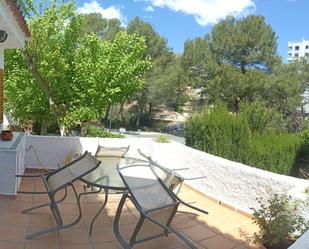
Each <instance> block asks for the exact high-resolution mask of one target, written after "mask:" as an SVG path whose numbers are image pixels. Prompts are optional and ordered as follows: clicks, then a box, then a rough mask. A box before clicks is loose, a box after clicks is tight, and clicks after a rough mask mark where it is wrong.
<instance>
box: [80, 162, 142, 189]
mask: <svg viewBox="0 0 309 249" xmlns="http://www.w3.org/2000/svg"><path fill="white" fill-rule="evenodd" d="M96 158H97V159H98V160H99V161H101V162H102V163H101V164H100V166H99V167H98V168H97V169H96V170H94V171H92V172H90V173H89V174H87V175H86V176H84V177H83V180H84V181H86V182H87V183H89V184H91V185H93V186H96V187H102V188H110V189H116V190H124V189H125V185H124V184H123V182H122V180H121V178H120V176H119V174H118V171H117V169H116V166H117V164H119V165H126V164H147V161H144V160H141V159H137V158H132V157H96Z"/></svg>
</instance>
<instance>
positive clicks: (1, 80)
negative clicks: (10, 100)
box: [0, 54, 4, 126]
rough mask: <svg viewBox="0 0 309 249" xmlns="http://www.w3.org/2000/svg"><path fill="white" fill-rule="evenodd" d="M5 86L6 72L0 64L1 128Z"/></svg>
mask: <svg viewBox="0 0 309 249" xmlns="http://www.w3.org/2000/svg"><path fill="white" fill-rule="evenodd" d="M0 61H1V54H0ZM3 84H4V71H3V67H1V62H0V126H1V124H2V122H3Z"/></svg>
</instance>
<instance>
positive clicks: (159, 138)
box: [156, 134, 169, 143]
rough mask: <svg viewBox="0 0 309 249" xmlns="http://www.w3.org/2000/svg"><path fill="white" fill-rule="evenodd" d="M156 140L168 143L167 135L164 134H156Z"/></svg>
mask: <svg viewBox="0 0 309 249" xmlns="http://www.w3.org/2000/svg"><path fill="white" fill-rule="evenodd" d="M156 142H157V143H168V142H169V139H168V137H167V136H166V135H162V134H160V135H159V136H157V138H156Z"/></svg>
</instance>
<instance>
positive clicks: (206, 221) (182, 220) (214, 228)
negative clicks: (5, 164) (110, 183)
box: [0, 179, 258, 249]
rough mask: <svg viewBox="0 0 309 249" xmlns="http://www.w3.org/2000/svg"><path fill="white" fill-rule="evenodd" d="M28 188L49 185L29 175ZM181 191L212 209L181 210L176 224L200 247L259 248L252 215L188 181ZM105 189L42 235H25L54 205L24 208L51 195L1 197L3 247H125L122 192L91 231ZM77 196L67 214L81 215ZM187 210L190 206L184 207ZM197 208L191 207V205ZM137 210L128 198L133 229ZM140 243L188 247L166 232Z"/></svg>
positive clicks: (128, 228) (151, 247)
mask: <svg viewBox="0 0 309 249" xmlns="http://www.w3.org/2000/svg"><path fill="white" fill-rule="evenodd" d="M75 185H76V187H77V189H78V190H79V191H83V186H82V185H83V184H82V183H77V184H75ZM21 189H22V190H27V191H29V190H36V191H40V190H41V191H42V190H43V186H42V184H41V182H40V181H38V180H29V179H26V180H23V181H22V183H21ZM181 196H182V197H183V198H184V199H186V200H187V201H189V200H190V201H192V200H196V204H195V205H197V206H200V207H203V208H205V209H207V210H209V215H200V214H198V213H192V214H186V213H179V214H178V215H177V217H176V219H175V223H174V225H175V226H176V227H177V228H179V229H181V231H182V232H183V233H184V234H186V235H187V236H188V237H189V238H190V239H191V240H193V241H195V244H196V245H197V247H198V248H208V249H215V248H217V249H232V248H235V249H236V248H237V249H245V248H258V247H256V246H254V245H253V244H252V243H251V242H250V239H252V237H253V233H254V232H257V231H258V230H257V228H256V226H255V225H253V224H252V223H251V219H250V218H249V217H247V216H245V215H243V214H240V213H239V212H235V211H233V210H230V209H229V208H226V207H225V206H223V205H219V204H218V203H216V202H214V201H213V200H210V199H208V198H205V197H203V196H201V195H200V194H198V193H196V192H195V191H193V190H192V189H191V188H189V187H184V188H183V189H182V192H181ZM103 198H104V194H96V195H89V196H87V197H85V198H84V199H83V201H82V207H83V219H82V221H81V222H80V223H79V224H78V225H77V226H75V227H74V228H72V229H68V230H64V231H61V232H58V233H54V234H50V235H46V236H41V237H38V238H35V239H32V240H25V236H26V234H28V233H32V232H35V231H37V230H40V229H42V228H47V227H52V226H53V225H54V224H53V219H52V216H51V214H50V210H49V209H48V208H42V209H40V210H38V211H36V212H33V214H21V210H23V209H25V208H28V207H31V206H34V205H37V204H39V203H42V202H46V201H48V200H47V199H46V197H45V196H31V195H30V196H24V195H17V196H16V198H8V197H3V196H2V197H0V205H1V211H0V234H1V236H0V248H1V249H4V248H10V249H13V248H14V249H15V248H16V249H36V248H44V249H60V248H61V249H69V248H71V249H73V248H74V249H101V248H102V249H103V248H104V249H120V248H121V247H120V246H119V244H118V242H117V241H116V238H115V237H114V234H113V229H112V222H113V218H114V215H115V212H116V208H117V205H118V202H119V198H120V195H119V194H115V195H110V200H109V202H108V205H107V207H106V209H105V212H104V213H102V214H101V216H100V217H99V219H98V220H97V222H96V223H95V226H94V232H93V234H92V235H91V236H89V235H88V229H89V223H90V220H91V219H92V218H93V216H94V215H95V212H96V211H97V209H98V208H99V207H100V202H102V201H103ZM75 207H76V204H75V200H72V199H71V200H70V198H68V199H67V200H66V201H65V202H64V203H63V204H61V205H60V208H61V212H62V213H63V214H64V220H65V221H69V220H72V219H74V215H76V211H77V210H75ZM181 210H183V211H189V210H187V209H185V208H182V209H181ZM190 212H191V210H190ZM137 215H138V213H137V211H136V210H135V209H134V207H133V205H130V203H129V202H127V204H126V208H125V212H124V216H123V217H122V223H121V228H120V229H121V231H122V233H123V234H125V235H128V236H129V235H130V233H131V232H132V231H133V228H134V225H135V224H136V221H137ZM135 248H140V249H142V248H145V249H146V248H147V249H157V248H169V249H174V248H175V249H176V248H186V247H185V246H184V244H183V243H182V241H181V240H179V239H177V238H176V237H175V236H169V237H164V238H161V239H156V240H154V241H149V242H145V243H142V244H140V245H139V246H136V247H135Z"/></svg>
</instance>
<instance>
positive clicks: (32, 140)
mask: <svg viewBox="0 0 309 249" xmlns="http://www.w3.org/2000/svg"><path fill="white" fill-rule="evenodd" d="M26 141H27V142H26V143H27V147H29V145H33V146H34V147H35V148H36V151H37V153H38V156H39V158H40V160H41V161H42V163H43V164H44V165H45V166H48V167H49V168H56V167H57V164H58V163H59V164H62V162H63V160H64V159H65V157H66V155H67V153H68V152H69V151H70V150H71V149H72V148H77V149H81V150H82V151H84V150H88V151H90V152H92V153H95V151H96V148H97V146H98V144H100V145H105V146H126V145H130V151H129V152H128V155H129V156H133V157H139V154H138V152H137V149H138V148H140V149H141V150H142V151H143V152H144V153H145V154H147V155H150V156H151V157H152V158H153V159H154V160H155V161H158V162H159V163H161V164H162V165H164V166H166V167H169V168H189V169H190V170H188V171H180V172H181V173H182V174H183V175H185V176H186V177H193V176H207V178H206V179H202V180H194V181H187V182H186V183H187V184H189V185H190V186H191V187H193V188H195V189H197V190H198V191H200V192H202V193H204V194H206V195H208V196H210V197H212V198H215V199H217V200H219V201H222V202H224V203H226V204H228V205H230V206H232V207H234V208H236V209H239V210H241V211H244V212H246V213H250V212H251V210H250V207H257V205H258V203H257V201H256V198H257V197H264V196H267V195H269V194H270V193H271V192H276V193H287V192H288V193H291V195H293V196H296V197H302V196H303V191H304V189H305V188H307V187H309V181H307V180H302V179H297V178H294V177H289V176H283V175H278V174H275V173H271V172H267V171H264V170H260V169H257V168H253V167H249V166H246V165H244V164H241V163H237V162H233V161H229V160H226V159H223V158H221V157H217V156H213V155H210V154H207V153H205V152H202V151H198V150H195V149H192V148H190V147H187V146H185V145H182V144H180V143H177V142H170V143H156V142H155V141H154V140H153V139H148V138H123V139H115V138H80V137H49V136H27V140H26ZM26 167H34V168H36V167H39V163H38V160H37V159H36V158H35V156H34V153H33V152H32V151H30V150H29V151H28V152H27V153H26ZM307 211H308V212H307ZM307 211H306V212H307V213H308V214H309V210H307Z"/></svg>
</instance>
